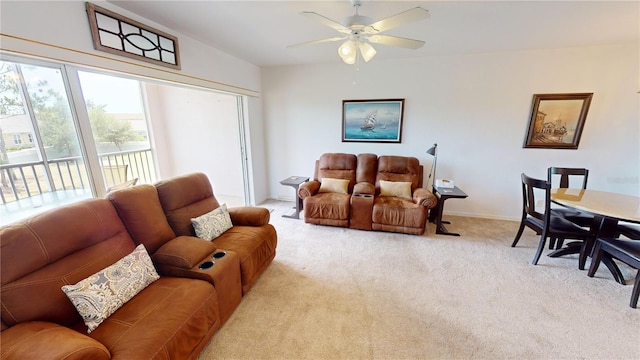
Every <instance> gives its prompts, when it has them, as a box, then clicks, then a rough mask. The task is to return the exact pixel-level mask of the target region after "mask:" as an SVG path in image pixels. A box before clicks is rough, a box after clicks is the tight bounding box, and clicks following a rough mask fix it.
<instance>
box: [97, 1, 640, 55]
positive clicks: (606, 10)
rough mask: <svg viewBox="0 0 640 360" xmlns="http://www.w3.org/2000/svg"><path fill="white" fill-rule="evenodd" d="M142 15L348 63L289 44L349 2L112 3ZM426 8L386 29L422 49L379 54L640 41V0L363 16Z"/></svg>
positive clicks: (473, 5)
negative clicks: (315, 16) (314, 16)
mask: <svg viewBox="0 0 640 360" xmlns="http://www.w3.org/2000/svg"><path fill="white" fill-rule="evenodd" d="M110 2H111V3H113V4H115V5H117V6H119V7H121V8H124V9H126V10H129V11H131V12H133V13H135V14H138V15H140V16H143V17H145V18H147V19H150V20H152V21H154V22H156V23H159V24H162V25H164V26H166V27H168V28H170V29H173V30H175V31H177V32H180V33H183V34H185V35H188V36H190V37H192V38H194V39H197V40H199V41H201V42H203V43H206V44H209V45H211V46H212V47H215V48H217V49H219V50H222V51H224V52H226V53H228V54H230V55H233V56H235V57H237V58H240V59H243V60H245V61H248V62H250V63H252V64H255V65H258V66H277V65H292V64H309V63H323V62H340V61H341V60H340V58H339V57H338V54H337V48H338V46H339V44H340V42H333V43H324V44H317V45H310V46H305V47H298V48H287V46H288V45H292V44H298V43H301V42H305V41H311V40H317V39H323V38H327V37H333V36H336V35H338V32H337V31H335V30H333V29H331V28H328V27H325V26H323V25H321V24H319V23H316V22H314V21H312V20H311V19H308V18H306V17H304V16H302V15H300V12H302V11H313V12H317V13H319V14H321V15H324V16H326V17H328V18H330V19H333V20H335V21H338V22H340V21H342V20H343V19H344V18H346V17H348V16H350V15H353V14H354V13H355V10H354V9H353V7H352V5H351V2H350V1H348V0H341V1H237V0H236V1H163V0H160V1H155V0H149V1H148V0H141V1H110ZM416 6H420V7H423V8H425V9H427V10H429V12H430V14H431V16H430V18H429V19H427V20H423V21H420V22H416V23H412V24H409V25H405V26H402V27H398V28H396V29H392V30H389V31H388V32H385V34H387V35H395V36H401V37H407V38H413V39H419V40H423V41H425V42H426V43H425V45H424V46H423V47H422V48H420V49H418V50H410V49H403V48H396V47H389V46H385V45H379V44H374V46H375V48H376V50H378V54H377V55H376V58H374V59H373V60H372V61H375V60H376V59H392V58H408V57H423V56H438V55H452V54H465V53H480V52H494V51H511V50H524V49H542V48H564V47H579V46H590V45H605V44H619V43H629V42H634V41H635V42H639V41H640V2H638V1H367V0H364V1H363V4H362V6H361V7H360V10H359V12H360V15H365V16H368V17H370V18H372V19H373V20H374V21H377V20H380V19H383V18H386V17H388V16H391V15H395V14H397V13H400V12H403V11H405V10H408V9H410V8H413V7H416Z"/></svg>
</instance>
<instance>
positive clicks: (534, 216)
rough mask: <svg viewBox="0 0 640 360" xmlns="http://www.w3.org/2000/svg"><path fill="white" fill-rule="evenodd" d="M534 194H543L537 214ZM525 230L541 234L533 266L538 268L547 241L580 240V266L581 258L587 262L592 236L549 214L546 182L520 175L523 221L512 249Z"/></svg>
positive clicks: (547, 185) (548, 194)
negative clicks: (541, 205)
mask: <svg viewBox="0 0 640 360" xmlns="http://www.w3.org/2000/svg"><path fill="white" fill-rule="evenodd" d="M536 192H538V193H541V194H542V193H543V194H544V211H543V212H539V211H538V210H537V209H536ZM525 227H528V228H530V229H532V230H533V231H535V232H536V234H540V242H539V244H538V250H537V251H536V254H535V256H534V257H533V262H532V264H533V265H536V264H538V260H539V259H540V256H541V255H542V251H543V249H544V245H545V243H546V241H547V238H551V239H554V240H558V241H560V240H562V241H564V240H565V239H575V240H581V241H582V245H581V250H580V262H579V264H580V263H582V261H583V259H582V258H583V257H584V261H586V255H587V254H585V253H586V251H585V249H586V243H587V240H588V239H589V237H590V236H592V235H591V234H590V232H589V230H586V229H583V228H581V227H580V226H578V225H576V224H574V223H572V222H570V221H568V220H566V219H565V218H564V217H562V216H557V215H553V214H552V213H551V183H550V182H549V181H546V180H541V179H534V178H530V177H528V176H527V175H525V174H522V219H521V221H520V228H519V229H518V233H517V235H516V237H515V239H514V240H513V243H512V244H511V247H515V246H516V244H517V243H518V241H520V237H521V236H522V233H523V232H524V228H525ZM582 268H584V265H582Z"/></svg>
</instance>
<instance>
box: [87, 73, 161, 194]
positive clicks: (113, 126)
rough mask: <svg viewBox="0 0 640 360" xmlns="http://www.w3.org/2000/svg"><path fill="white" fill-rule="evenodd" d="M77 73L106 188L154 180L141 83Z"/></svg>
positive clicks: (101, 75)
mask: <svg viewBox="0 0 640 360" xmlns="http://www.w3.org/2000/svg"><path fill="white" fill-rule="evenodd" d="M78 76H79V78H80V84H81V86H82V94H83V96H84V99H85V102H86V104H87V113H88V114H89V121H90V123H91V131H92V133H93V137H94V140H95V143H96V148H97V151H98V158H99V159H100V163H101V165H102V174H103V177H104V180H105V184H106V186H107V188H111V187H113V186H118V185H121V184H123V183H127V182H131V181H134V180H135V181H136V182H137V183H153V182H155V181H156V176H155V174H156V171H155V167H154V164H153V157H152V154H151V145H150V142H149V131H148V128H147V119H146V116H145V112H144V106H143V101H142V96H141V91H140V83H139V82H138V81H137V80H132V79H125V78H119V77H115V76H109V75H103V74H96V73H90V72H84V71H79V72H78Z"/></svg>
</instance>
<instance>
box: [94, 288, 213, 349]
mask: <svg viewBox="0 0 640 360" xmlns="http://www.w3.org/2000/svg"><path fill="white" fill-rule="evenodd" d="M219 328H220V318H219V313H218V297H217V293H216V290H215V288H214V287H213V286H212V285H211V284H210V283H208V282H206V281H202V280H196V279H183V278H172V277H161V278H160V279H158V280H157V281H156V282H154V283H153V284H151V285H149V286H148V287H146V288H145V289H144V290H142V291H141V292H140V293H138V295H136V296H135V297H134V298H133V299H131V300H130V301H129V302H127V303H126V304H125V305H124V306H123V307H122V308H120V309H119V310H118V311H116V312H115V313H113V315H111V316H110V317H109V318H107V319H106V320H105V322H103V323H102V324H101V325H100V326H98V328H97V329H95V330H94V331H93V332H91V334H89V336H90V337H92V338H94V339H96V340H98V341H99V342H101V343H102V344H104V345H105V346H106V347H107V349H109V351H110V352H111V356H112V358H113V359H169V358H172V359H192V358H195V357H196V356H197V354H198V353H199V352H200V350H202V348H203V347H204V346H205V345H206V344H207V342H208V340H209V338H210V336H211V335H212V334H213V333H215V331H217V330H218V329H219Z"/></svg>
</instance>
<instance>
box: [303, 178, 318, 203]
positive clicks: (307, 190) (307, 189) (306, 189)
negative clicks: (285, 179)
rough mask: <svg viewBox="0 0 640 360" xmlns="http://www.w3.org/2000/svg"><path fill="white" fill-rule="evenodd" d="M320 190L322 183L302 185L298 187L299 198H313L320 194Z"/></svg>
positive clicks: (315, 182)
mask: <svg viewBox="0 0 640 360" xmlns="http://www.w3.org/2000/svg"><path fill="white" fill-rule="evenodd" d="M319 189H320V181H317V180H311V181H307V182H304V183H302V184H300V186H299V187H298V197H300V199H303V200H304V198H306V197H307V196H313V195H315V194H317V193H318V190H319Z"/></svg>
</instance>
